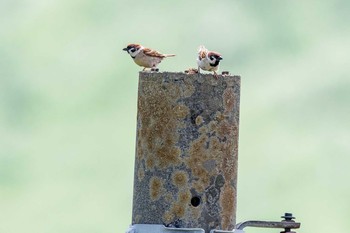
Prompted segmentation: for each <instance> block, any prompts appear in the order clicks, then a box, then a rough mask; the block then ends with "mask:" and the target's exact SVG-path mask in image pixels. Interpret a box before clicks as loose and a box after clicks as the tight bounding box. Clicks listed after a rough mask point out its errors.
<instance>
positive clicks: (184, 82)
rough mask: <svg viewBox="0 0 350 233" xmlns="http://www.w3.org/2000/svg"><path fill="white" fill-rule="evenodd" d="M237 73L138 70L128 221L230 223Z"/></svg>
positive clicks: (188, 224) (223, 227) (226, 225)
mask: <svg viewBox="0 0 350 233" xmlns="http://www.w3.org/2000/svg"><path fill="white" fill-rule="evenodd" d="M239 102H240V77H239V76H230V75H225V76H222V75H219V76H218V79H216V78H215V77H214V76H213V75H211V74H186V73H172V72H163V73H159V72H140V79H139V90H138V116H137V145H136V158H135V178H134V203H133V221H132V222H133V224H164V225H167V226H173V227H181V228H192V227H199V228H203V229H205V231H206V232H209V231H210V230H211V229H221V230H232V229H233V227H234V225H235V214H236V183H237V182H236V181H237V157H238V128H239Z"/></svg>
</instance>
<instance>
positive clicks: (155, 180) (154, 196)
mask: <svg viewBox="0 0 350 233" xmlns="http://www.w3.org/2000/svg"><path fill="white" fill-rule="evenodd" d="M162 191H163V181H162V180H161V179H160V178H159V177H152V178H151V180H150V184H149V192H150V197H151V200H152V201H156V200H158V199H159V198H160V196H161V194H162Z"/></svg>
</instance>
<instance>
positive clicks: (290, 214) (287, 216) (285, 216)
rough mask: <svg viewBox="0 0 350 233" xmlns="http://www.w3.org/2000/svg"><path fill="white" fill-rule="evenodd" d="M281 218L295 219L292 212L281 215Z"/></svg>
mask: <svg viewBox="0 0 350 233" xmlns="http://www.w3.org/2000/svg"><path fill="white" fill-rule="evenodd" d="M281 218H284V220H285V221H291V220H292V219H295V217H293V214H292V213H285V214H284V215H283V216H281Z"/></svg>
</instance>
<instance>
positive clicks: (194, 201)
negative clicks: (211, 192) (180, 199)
mask: <svg viewBox="0 0 350 233" xmlns="http://www.w3.org/2000/svg"><path fill="white" fill-rule="evenodd" d="M200 203H201V198H200V197H192V199H191V205H192V206H194V207H197V206H199V204H200Z"/></svg>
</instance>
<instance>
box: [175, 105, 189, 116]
mask: <svg viewBox="0 0 350 233" xmlns="http://www.w3.org/2000/svg"><path fill="white" fill-rule="evenodd" d="M173 112H174V114H175V116H176V117H177V118H185V117H186V116H187V115H188V113H189V112H190V111H189V108H188V107H187V106H185V105H182V104H179V105H177V106H175V107H174V108H173Z"/></svg>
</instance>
